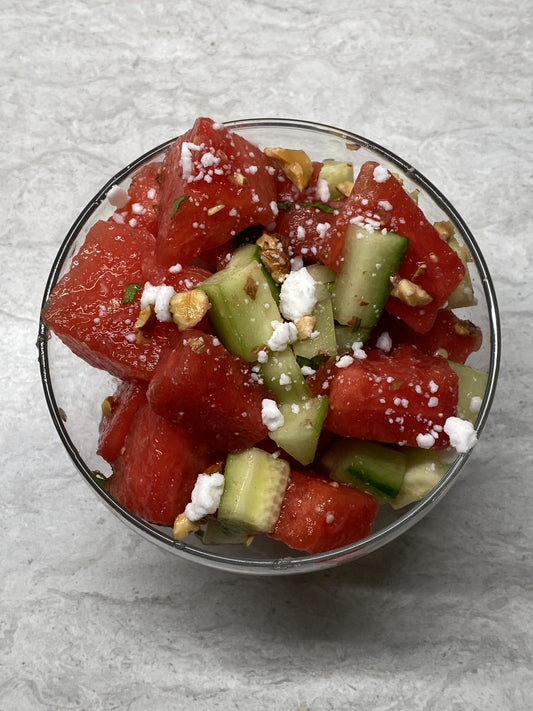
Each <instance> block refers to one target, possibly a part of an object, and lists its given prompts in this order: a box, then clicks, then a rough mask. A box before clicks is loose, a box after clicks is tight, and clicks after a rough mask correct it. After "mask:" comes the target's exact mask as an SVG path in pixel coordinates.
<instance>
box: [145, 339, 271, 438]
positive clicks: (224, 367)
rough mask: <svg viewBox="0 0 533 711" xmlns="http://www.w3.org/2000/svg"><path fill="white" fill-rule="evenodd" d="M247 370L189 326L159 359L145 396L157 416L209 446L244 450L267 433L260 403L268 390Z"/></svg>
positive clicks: (234, 356) (248, 366)
mask: <svg viewBox="0 0 533 711" xmlns="http://www.w3.org/2000/svg"><path fill="white" fill-rule="evenodd" d="M253 375H254V374H253V373H252V371H251V369H250V365H249V364H248V363H246V362H245V361H243V360H242V359H241V358H239V357H238V356H236V355H233V354H231V353H229V352H228V351H227V350H226V349H225V348H224V346H223V345H222V344H221V343H220V341H219V340H218V339H217V338H215V337H214V336H212V335H209V334H206V333H203V332H202V331H199V330H197V329H189V330H187V331H183V333H182V334H181V338H180V340H179V343H178V344H177V345H176V346H175V348H173V349H172V350H170V351H168V352H167V353H166V354H165V355H164V356H163V357H162V358H161V361H160V363H159V365H158V366H157V368H156V369H155V371H154V375H153V378H152V380H151V382H150V386H149V388H148V399H149V402H150V404H151V405H152V407H153V409H154V410H155V411H156V412H157V413H158V414H159V415H161V416H163V417H166V418H167V419H169V420H171V421H172V422H174V423H176V424H179V425H180V426H181V427H182V428H183V429H185V430H187V431H188V432H194V433H197V434H200V435H201V436H204V437H205V438H206V439H207V440H208V441H209V442H210V443H211V445H212V446H213V447H214V448H219V449H221V450H225V451H231V450H235V449H245V448H247V447H252V446H253V445H254V444H256V443H257V442H259V441H260V440H262V439H264V438H265V437H266V436H267V435H268V430H267V428H266V426H265V425H264V424H263V422H262V418H261V408H262V401H263V399H264V398H266V397H269V394H268V390H267V388H266V387H265V386H263V385H260V384H259V383H258V382H257V380H256V379H254V377H253Z"/></svg>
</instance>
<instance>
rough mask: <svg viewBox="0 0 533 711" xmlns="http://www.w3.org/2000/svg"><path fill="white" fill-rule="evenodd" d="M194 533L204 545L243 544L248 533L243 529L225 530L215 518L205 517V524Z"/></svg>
mask: <svg viewBox="0 0 533 711" xmlns="http://www.w3.org/2000/svg"><path fill="white" fill-rule="evenodd" d="M196 535H197V536H198V537H199V538H200V540H201V541H202V543H203V544H204V545H206V546H231V545H241V546H242V545H245V544H246V542H247V539H248V533H247V532H246V531H245V530H236V531H232V532H229V533H228V532H226V531H224V530H223V529H222V527H221V525H220V524H219V522H218V521H217V519H216V518H210V519H207V521H206V523H205V525H204V526H203V527H202V528H201V529H200V530H199V531H197V533H196Z"/></svg>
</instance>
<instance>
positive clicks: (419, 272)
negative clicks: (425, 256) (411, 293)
mask: <svg viewBox="0 0 533 711" xmlns="http://www.w3.org/2000/svg"><path fill="white" fill-rule="evenodd" d="M427 270H428V267H427V264H424V262H421V263H420V264H419V265H418V268H417V270H416V272H415V273H414V274H413V276H412V277H411V281H414V280H415V279H418V277H421V276H423V275H424V274H425V273H426V272H427Z"/></svg>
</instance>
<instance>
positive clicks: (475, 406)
mask: <svg viewBox="0 0 533 711" xmlns="http://www.w3.org/2000/svg"><path fill="white" fill-rule="evenodd" d="M481 403H482V399H481V398H480V397H479V396H478V395H474V396H473V397H472V398H471V400H470V405H469V410H470V412H472V413H473V414H475V415H476V414H477V413H478V412H479V411H480V410H481Z"/></svg>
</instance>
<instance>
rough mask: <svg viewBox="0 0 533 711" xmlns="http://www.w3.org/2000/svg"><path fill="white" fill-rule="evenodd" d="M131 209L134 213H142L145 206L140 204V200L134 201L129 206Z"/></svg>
mask: <svg viewBox="0 0 533 711" xmlns="http://www.w3.org/2000/svg"><path fill="white" fill-rule="evenodd" d="M131 211H132V212H133V214H134V215H144V213H145V212H146V208H145V207H144V206H143V205H141V203H140V202H134V203H133V205H132V206H131Z"/></svg>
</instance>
